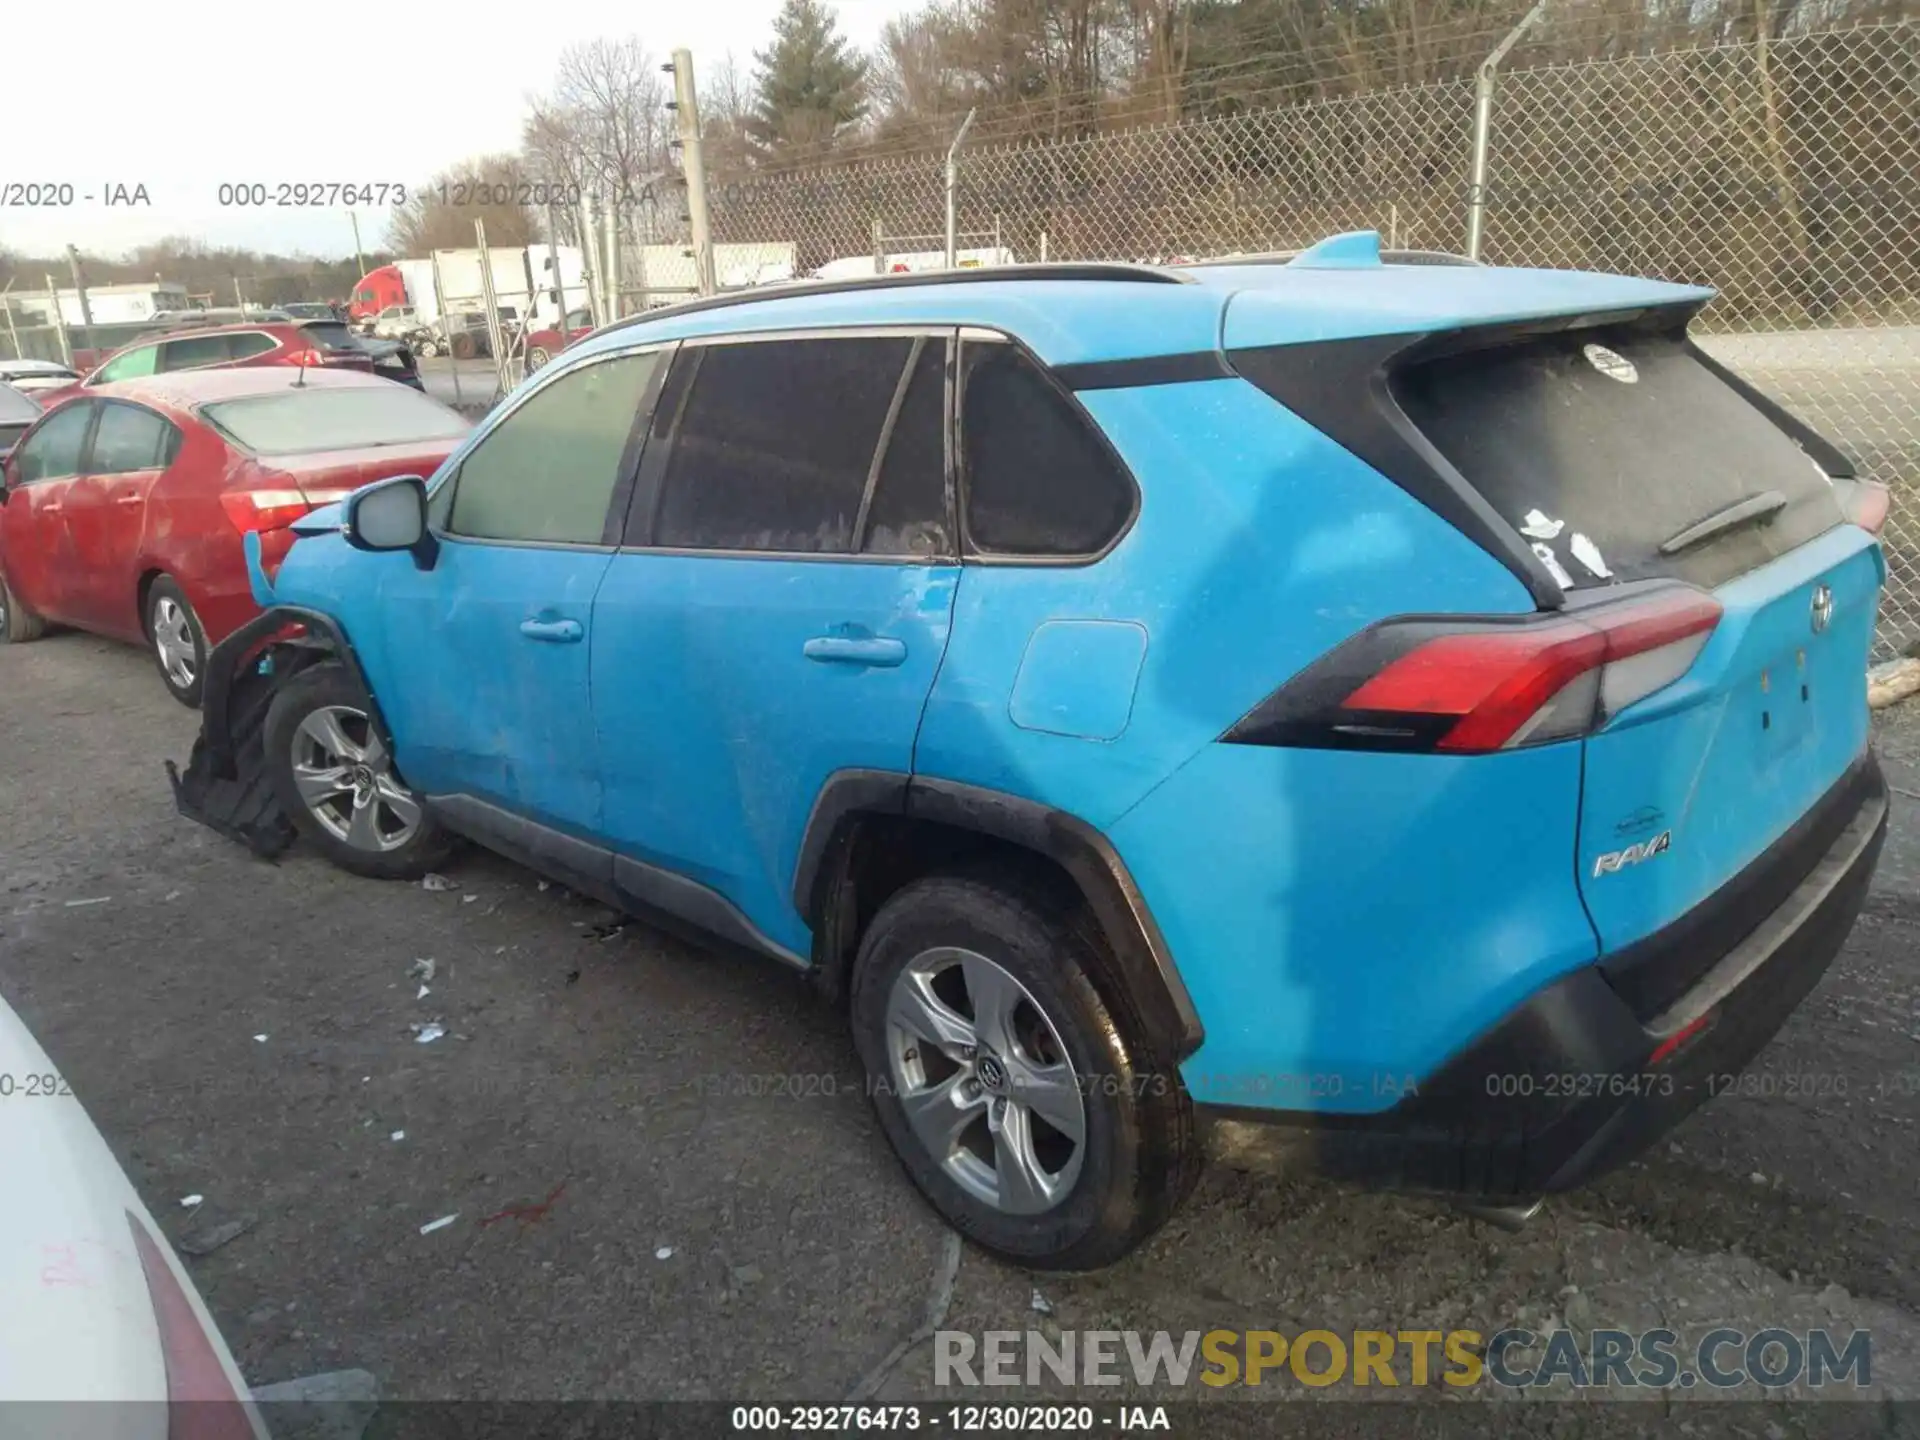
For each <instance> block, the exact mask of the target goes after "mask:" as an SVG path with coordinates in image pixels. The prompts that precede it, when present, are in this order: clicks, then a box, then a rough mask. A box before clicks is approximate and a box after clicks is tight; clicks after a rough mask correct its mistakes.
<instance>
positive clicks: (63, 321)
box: [44, 275, 92, 365]
mask: <svg viewBox="0 0 1920 1440" xmlns="http://www.w3.org/2000/svg"><path fill="white" fill-rule="evenodd" d="M44 278H45V280H46V282H47V303H48V304H49V305H51V306H52V307H53V324H54V328H55V329H56V330H58V331H59V332H60V355H61V358H63V359H64V360H65V361H66V362H67V364H69V365H71V364H73V336H71V335H69V334H68V333H67V317H66V313H65V312H64V311H63V310H61V308H60V292H59V291H58V290H56V289H54V288H53V276H51V275H45V276H44ZM88 338H89V339H91V338H92V337H88Z"/></svg>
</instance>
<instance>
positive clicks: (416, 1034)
mask: <svg viewBox="0 0 1920 1440" xmlns="http://www.w3.org/2000/svg"><path fill="white" fill-rule="evenodd" d="M407 1029H409V1030H411V1031H412V1032H413V1043H414V1044H416V1045H431V1044H432V1043H433V1042H434V1041H436V1040H438V1039H439V1038H440V1037H441V1036H443V1035H445V1034H446V1033H447V1027H446V1026H444V1025H442V1024H441V1023H440V1022H439V1021H438V1020H416V1021H414V1022H413V1024H411V1025H409V1026H407Z"/></svg>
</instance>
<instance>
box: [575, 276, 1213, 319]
mask: <svg viewBox="0 0 1920 1440" xmlns="http://www.w3.org/2000/svg"><path fill="white" fill-rule="evenodd" d="M997 280H1122V281H1128V282H1130V283H1134V284H1141V285H1191V284H1192V283H1193V282H1192V281H1191V280H1189V279H1188V278H1187V277H1186V276H1184V275H1181V274H1179V273H1177V272H1176V271H1174V270H1165V269H1160V268H1157V267H1155V266H1151V265H1129V264H1122V263H1119V262H1106V261H1085V262H1064V261H1063V262H1053V263H1047V264H1026V265H977V266H970V267H968V268H967V269H965V270H917V271H912V272H909V273H906V274H901V275H873V276H865V275H863V276H861V277H859V278H858V279H855V280H793V281H781V282H777V283H775V284H770V285H755V286H750V287H749V288H747V289H744V290H728V291H725V292H723V293H721V294H719V295H703V296H701V297H700V298H699V299H697V300H684V301H682V302H681V303H680V304H678V305H662V306H660V307H658V308H657V309H653V310H643V311H641V312H640V313H639V314H638V315H629V316H627V317H626V318H625V319H622V320H616V321H614V322H613V323H612V324H611V325H607V326H605V327H603V329H602V331H601V333H602V334H604V333H605V332H606V331H607V330H623V329H626V328H627V327H629V326H632V325H646V324H651V323H652V322H653V321H655V320H670V319H675V318H677V317H679V316H681V315H698V314H700V313H701V312H703V311H707V310H725V309H727V308H729V307H731V306H734V305H752V304H755V303H757V302H760V301H764V300H785V299H790V298H794V297H798V296H806V295H850V294H859V293H861V292H863V291H867V290H908V289H917V288H920V287H923V286H935V285H977V284H983V283H986V282H989V281H997Z"/></svg>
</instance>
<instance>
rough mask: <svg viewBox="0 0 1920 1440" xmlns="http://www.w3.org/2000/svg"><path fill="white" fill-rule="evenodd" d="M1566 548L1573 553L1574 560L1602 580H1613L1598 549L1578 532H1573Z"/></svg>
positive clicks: (1611, 572)
mask: <svg viewBox="0 0 1920 1440" xmlns="http://www.w3.org/2000/svg"><path fill="white" fill-rule="evenodd" d="M1567 548H1568V549H1569V550H1571V551H1572V552H1573V558H1574V559H1576V560H1578V561H1579V562H1580V563H1581V564H1582V565H1584V566H1586V567H1587V569H1589V570H1591V571H1592V572H1593V573H1594V574H1596V575H1598V576H1599V577H1600V578H1601V579H1602V580H1611V579H1612V578H1613V571H1611V570H1609V569H1608V568H1607V562H1606V560H1605V559H1604V558H1602V556H1601V554H1600V547H1599V546H1598V545H1596V544H1594V543H1593V541H1591V540H1589V539H1588V538H1587V537H1586V536H1584V535H1582V534H1581V533H1580V532H1579V531H1578V530H1576V531H1574V532H1573V539H1571V540H1569V541H1568V542H1567Z"/></svg>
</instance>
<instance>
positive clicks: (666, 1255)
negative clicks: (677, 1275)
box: [653, 1245, 673, 1260]
mask: <svg viewBox="0 0 1920 1440" xmlns="http://www.w3.org/2000/svg"><path fill="white" fill-rule="evenodd" d="M653 1258H654V1259H656V1260H671V1259H672V1258H673V1247H672V1246H671V1245H662V1246H661V1247H660V1248H659V1249H658V1250H656V1251H654V1252H653Z"/></svg>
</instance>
